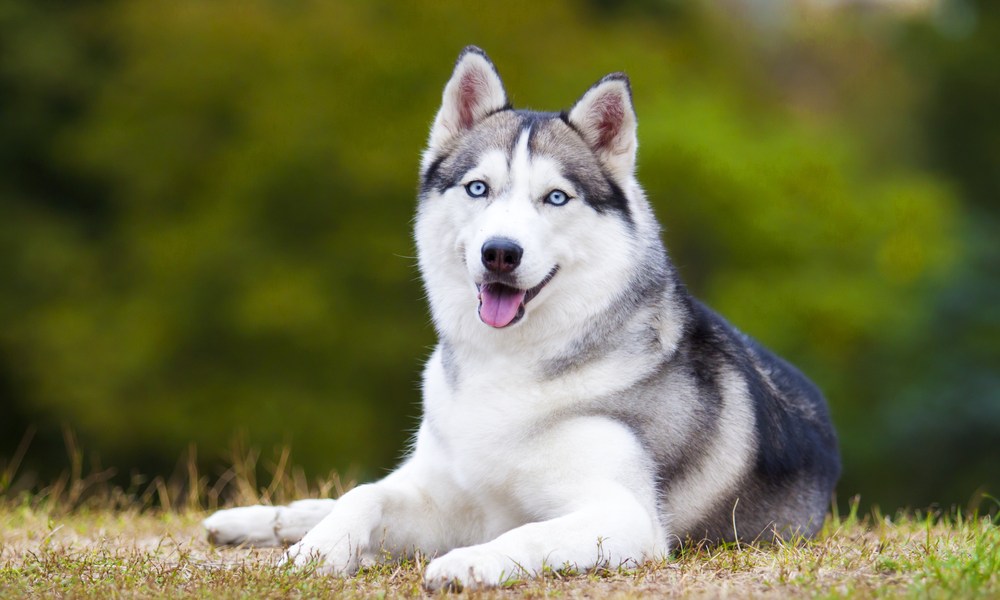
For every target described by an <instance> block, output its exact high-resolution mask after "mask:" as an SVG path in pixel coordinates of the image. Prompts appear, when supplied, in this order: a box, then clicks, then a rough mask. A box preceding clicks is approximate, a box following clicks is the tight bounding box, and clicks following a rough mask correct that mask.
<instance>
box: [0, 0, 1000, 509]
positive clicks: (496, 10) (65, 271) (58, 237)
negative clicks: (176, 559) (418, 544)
mask: <svg viewBox="0 0 1000 600" xmlns="http://www.w3.org/2000/svg"><path fill="white" fill-rule="evenodd" d="M472 43H474V44H477V45H480V46H482V47H483V48H485V49H486V50H487V52H489V53H490V55H491V57H492V58H493V60H494V61H495V62H496V64H497V65H498V68H499V70H500V72H501V75H502V77H503V78H504V81H505V84H506V86H507V88H508V91H509V93H510V95H511V97H512V100H513V102H514V104H515V105H516V106H519V107H531V108H538V109H545V110H551V109H557V108H561V107H567V106H569V105H570V104H572V102H573V101H575V100H576V98H577V97H579V95H580V94H582V92H583V91H584V90H586V89H587V87H588V86H589V85H590V84H591V83H593V82H594V81H596V80H597V79H599V78H600V77H601V76H602V75H604V74H605V73H608V72H611V71H619V70H624V71H626V72H628V73H629V75H630V76H631V78H632V83H633V91H634V94H635V104H636V109H637V112H638V116H639V123H640V125H639V138H640V151H639V178H640V181H642V182H643V184H644V186H645V187H646V190H647V192H648V195H649V197H650V199H651V201H652V202H653V204H654V206H655V209H656V211H657V214H658V216H659V217H660V219H661V221H662V222H663V223H664V225H665V233H664V239H665V241H666V243H667V246H668V248H669V250H670V252H671V254H672V256H673V258H674V260H675V262H676V263H677V264H678V266H679V268H680V270H681V272H682V274H683V276H684V278H685V280H686V281H687V283H688V284H689V286H690V287H691V288H692V290H693V291H694V292H695V293H696V294H697V295H698V296H700V297H701V298H703V299H705V300H706V301H707V302H708V303H709V304H711V305H713V306H714V307H715V308H717V309H718V310H719V311H720V312H722V313H723V314H724V315H725V316H726V317H727V318H729V319H730V320H731V321H732V322H733V323H734V324H735V325H737V326H738V327H740V328H741V329H743V330H744V331H746V332H747V333H749V334H751V335H753V336H755V337H756V338H758V339H760V340H761V341H762V342H763V343H765V344H766V345H768V346H770V347H771V348H773V349H775V350H776V351H777V352H778V353H780V354H782V355H783V356H785V357H786V358H788V359H790V360H791V361H792V362H794V363H796V364H797V365H799V366H800V367H801V368H802V369H803V370H804V371H805V372H806V373H807V374H808V375H809V376H811V377H812V378H813V379H815V380H816V381H817V382H818V383H819V384H820V386H821V387H822V388H823V389H824V390H825V392H826V394H827V397H828V400H829V402H830V405H831V409H832V412H833V416H834V420H835V422H836V425H837V427H838V430H839V432H840V437H841V446H842V453H843V457H844V465H845V470H844V476H843V478H842V481H841V484H840V486H839V494H840V497H841V500H844V499H846V498H848V497H849V496H852V495H854V494H860V496H861V499H862V502H863V503H865V504H879V505H881V506H882V507H883V508H885V509H894V508H897V507H902V506H910V507H927V506H929V505H932V504H938V505H944V506H948V505H951V504H958V505H962V506H965V505H967V504H968V503H970V502H975V501H976V498H978V497H979V494H981V493H982V492H992V493H994V494H998V493H1000V469H998V468H997V465H998V464H1000V372H998V366H1000V278H998V274H1000V268H998V267H1000V244H998V242H997V236H996V232H997V226H998V216H1000V212H998V210H997V208H998V207H997V204H998V198H1000V118H998V115H1000V65H998V60H1000V5H998V4H997V3H995V2H989V1H988V0H981V1H979V2H974V1H972V0H940V1H939V2H933V1H931V2H909V3H906V2H904V3H898V2H897V3H882V2H824V1H819V0H817V1H813V2H810V1H806V0H798V1H796V0H785V1H778V0H775V1H773V2H760V1H752V0H727V1H726V2H711V3H710V2H682V1H679V0H643V1H639V2H631V3H617V2H611V1H609V0H591V1H589V2H570V1H568V0H561V1H558V0H557V1H552V2H544V3H529V2H522V1H512V2H505V3H496V4H484V3H467V2H457V1H453V0H445V1H437V2H427V3H396V2H391V1H388V0H377V1H372V2H348V1H346V0H338V1H334V2H328V1H320V0H296V1H284V2H279V1H277V0H273V1H269V0H219V1H216V2H211V3H207V2H202V1H200V0H169V1H167V0H151V1H148V2H125V1H124V0H117V1H116V0H89V1H86V2H56V1H52V0H7V1H6V2H5V3H3V5H2V7H0V403H2V404H0V407H2V408H0V410H2V416H0V466H2V465H4V464H6V465H10V464H11V463H12V462H13V461H14V458H15V455H16V454H17V451H16V449H17V447H18V446H19V444H21V442H22V441H24V440H27V439H28V438H27V437H26V432H27V433H28V434H30V446H29V447H28V452H27V454H26V455H25V456H24V459H23V461H21V463H20V466H19V468H18V470H17V472H16V476H15V478H14V480H12V481H2V482H0V491H4V490H5V491H7V492H12V491H17V490H24V489H30V488H31V487H32V486H33V485H37V482H38V481H44V478H45V477H47V476H50V475H51V474H52V473H55V472H57V471H59V470H60V469H62V468H64V467H65V465H66V450H65V448H64V445H63V437H62V436H63V433H62V432H63V430H64V429H65V430H69V431H73V432H75V435H76V436H77V437H78V438H79V441H80V444H81V446H82V447H83V448H84V449H86V450H87V452H88V455H89V456H90V457H91V459H92V460H93V461H95V463H96V462H98V461H99V462H100V463H102V464H108V465H115V466H117V467H119V472H120V473H127V472H128V471H129V470H138V471H141V472H144V473H149V474H157V473H169V472H170V471H171V470H173V469H174V468H175V467H176V463H177V461H178V457H180V456H181V455H182V454H183V453H184V452H185V449H186V448H188V446H189V444H191V443H192V442H193V443H195V444H196V446H197V448H198V456H199V461H200V462H201V463H202V464H203V466H204V468H206V469H209V470H211V469H216V470H218V469H221V468H222V467H221V466H220V465H222V464H223V463H224V460H225V458H226V456H227V452H228V450H229V449H230V448H231V446H232V444H233V440H242V441H243V442H245V443H248V444H251V445H255V446H258V447H261V448H265V449H267V448H274V447H280V446H285V445H288V446H290V447H291V448H292V449H293V452H294V459H293V460H294V461H295V462H296V463H298V464H301V465H302V466H303V467H304V468H305V469H306V470H307V472H309V473H312V474H318V473H325V472H327V471H329V470H330V469H338V470H340V471H350V472H352V473H356V474H358V476H360V477H362V478H370V477H377V476H379V475H380V474H381V473H383V472H385V470H386V469H389V468H391V467H392V466H393V465H394V464H395V463H396V461H397V460H398V458H399V456H400V454H401V452H402V450H403V448H404V447H405V443H406V439H407V437H408V436H409V435H410V432H412V430H413V428H414V427H415V425H416V422H417V419H418V417H419V391H418V382H419V373H420V369H421V366H422V361H423V360H424V359H425V358H426V357H427V355H428V354H429V348H430V347H431V346H432V345H433V343H434V333H433V329H432V327H431V325H430V321H429V317H428V314H427V308H426V305H425V302H424V300H423V292H422V290H421V287H420V282H419V280H418V278H417V271H416V268H415V259H414V247H413V242H412V239H411V233H410V225H411V219H412V212H413V208H414V204H415V190H416V184H417V161H418V157H419V154H420V151H421V149H422V145H423V143H424V141H425V139H426V135H427V131H428V127H429V125H430V122H431V119H432V118H433V115H434V113H435V111H436V109H437V107H438V104H439V102H440V94H441V90H442V88H443V85H444V83H445V82H446V80H447V78H448V76H449V75H450V72H451V68H452V65H453V62H454V59H455V57H456V56H457V53H458V52H459V50H460V49H461V48H462V47H464V46H465V45H467V44H472ZM0 470H2V469H0Z"/></svg>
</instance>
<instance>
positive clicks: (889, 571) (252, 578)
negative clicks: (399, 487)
mask: <svg viewBox="0 0 1000 600" xmlns="http://www.w3.org/2000/svg"><path fill="white" fill-rule="evenodd" d="M73 456H74V452H72V451H71V458H72V457H73ZM282 457H284V458H282ZM237 458H238V460H235V461H234V465H237V466H234V467H233V468H232V469H230V471H227V473H226V474H224V475H223V476H222V477H220V478H218V480H217V481H216V482H215V484H214V485H212V486H209V485H208V482H207V479H206V478H204V477H200V476H199V475H198V473H197V471H196V469H195V468H194V466H193V465H194V463H195V461H194V460H193V453H192V456H189V459H190V460H188V461H187V465H186V466H185V467H183V468H182V469H181V471H186V477H183V478H167V479H153V480H150V481H143V482H141V483H136V482H135V481H133V484H130V486H129V487H128V488H126V489H120V488H115V487H113V486H111V485H110V484H108V483H107V482H106V480H107V478H106V477H101V476H95V475H90V476H84V475H83V469H82V462H81V461H79V460H71V463H72V465H73V466H72V467H71V469H70V471H69V472H68V474H67V476H66V477H64V478H61V479H60V480H57V481H56V482H55V483H54V484H52V485H51V486H49V487H47V488H42V489H37V490H34V491H32V492H30V493H29V492H24V491H22V492H19V493H12V489H13V488H12V486H11V483H10V482H11V481H12V480H13V479H14V478H13V476H12V473H11V469H10V468H9V467H10V464H8V465H7V467H8V468H7V469H6V471H4V469H0V475H3V479H2V485H0V596H3V597H53V596H58V597H96V598H107V597H122V596H127V597H133V596H139V597H170V598H177V597H181V598H183V597H190V598H240V597H253V598H271V597H273V598H279V597H280V598H285V597H324V598H329V597H346V598H353V597H359V598H360V597H365V598H370V597H411V598H412V597H423V596H427V595H428V594H427V593H426V592H424V591H423V589H422V587H421V573H422V571H423V567H424V566H425V563H424V562H423V561H422V560H421V559H417V560H414V561H407V562H403V563H390V564H387V565H383V566H379V567H375V568H372V569H368V570H365V571H363V572H361V573H360V574H358V575H356V576H355V577H352V578H348V579H343V578H338V577H330V576H323V575H319V574H317V573H314V572H312V571H310V570H309V569H292V568H286V567H284V566H280V565H279V563H278V560H279V558H280V556H281V551H280V550H253V549H245V548H217V547H213V546H211V545H210V544H209V543H208V542H207V541H206V539H205V535H204V533H203V531H202V530H201V527H200V525H199V521H200V520H201V519H202V518H204V517H205V516H206V515H207V514H208V510H206V507H209V506H212V507H214V506H215V504H213V500H214V501H215V502H216V503H217V501H218V499H219V498H220V497H222V496H225V497H228V498H229V499H230V500H229V502H233V503H236V504H246V503H251V502H258V501H264V502H267V501H274V502H285V501H287V500H289V499H290V498H293V497H304V496H307V495H313V496H315V495H320V494H325V493H328V492H331V491H332V492H333V493H334V494H336V493H340V492H342V490H343V488H344V487H349V485H348V486H343V485H341V484H340V483H339V481H338V480H336V478H330V479H328V480H326V481H321V482H319V483H315V484H313V485H311V486H310V485H307V484H306V483H305V480H304V478H303V477H301V475H300V474H297V473H296V472H295V471H294V470H292V469H289V468H288V464H289V458H288V455H287V451H282V452H279V453H277V458H276V459H275V460H274V461H271V462H270V463H269V467H268V468H267V469H266V470H269V471H270V472H271V477H270V481H269V482H267V485H257V481H256V478H255V473H256V472H257V471H258V469H257V468H256V466H257V459H258V458H259V455H257V454H255V453H253V452H249V453H248V452H244V453H243V454H240V455H239V456H238V457H237ZM96 472H97V473H101V471H99V470H98V471H96ZM178 482H181V483H178ZM184 482H186V484H184ZM192 482H193V483H192ZM220 482H224V483H220ZM855 506H857V505H856V504H855ZM452 595H453V596H455V595H454V594H452ZM457 596H461V597H464V596H476V597H484V598H493V597H503V598H515V597H517V598H521V597H524V598H542V597H556V598H562V597H567V598H577V597H600V598H604V597H609V598H645V597H648V596H683V597H694V598H700V597H712V598H715V597H722V596H730V597H775V598H777V597H781V598H784V597H788V596H796V597H800V596H810V597H828V598H839V597H852V598H855V597H856V598H882V597H918V598H938V597H941V598H969V597H1000V528H998V527H997V521H996V520H995V519H993V518H990V517H967V516H963V514H962V513H961V512H958V511H953V512H951V513H947V514H939V513H934V512H931V513H903V514H899V515H897V516H895V517H893V518H889V517H885V516H882V515H880V514H878V513H877V512H875V513H873V514H870V515H867V516H864V517H859V515H858V514H857V510H856V509H855V510H853V511H851V512H850V513H849V514H847V515H844V516H841V515H837V514H834V515H832V516H830V517H829V518H828V520H827V523H826V525H825V527H824V529H823V531H822V533H821V534H820V535H819V536H818V538H817V539H815V540H811V541H807V542H801V543H794V544H792V543H790V544H775V545H766V546H755V545H746V544H743V545H740V546H736V545H730V546H719V547H706V546H691V547H687V548H685V549H683V550H681V551H680V552H678V553H677V555H676V556H674V557H673V558H672V559H670V560H668V561H664V562H661V563H648V564H645V565H642V566H641V567H640V568H638V569H633V570H627V571H626V570H603V571H595V572H587V573H583V574H570V573H566V572H550V573H547V574H545V575H544V576H542V577H538V578H531V579H526V580H523V581H519V582H517V583H514V584H512V585H509V586H507V587H506V588H504V589H500V590H493V591H487V592H473V593H468V594H459V595H457Z"/></svg>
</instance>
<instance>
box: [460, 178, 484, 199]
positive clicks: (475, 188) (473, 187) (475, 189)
mask: <svg viewBox="0 0 1000 600" xmlns="http://www.w3.org/2000/svg"><path fill="white" fill-rule="evenodd" d="M465 192H466V193H467V194H469V195H470V196H472V197H473V198H482V197H484V196H486V194H488V193H489V192H490V186H488V185H486V182H484V181H479V180H478V179H477V180H475V181H472V182H469V183H467V184H466V185H465Z"/></svg>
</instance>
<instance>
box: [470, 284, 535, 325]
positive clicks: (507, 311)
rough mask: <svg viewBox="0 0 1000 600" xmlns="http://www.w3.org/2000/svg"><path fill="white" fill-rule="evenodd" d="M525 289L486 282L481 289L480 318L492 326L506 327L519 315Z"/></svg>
mask: <svg viewBox="0 0 1000 600" xmlns="http://www.w3.org/2000/svg"><path fill="white" fill-rule="evenodd" d="M525 293H526V292H525V290H519V289H515V288H512V287H507V286H505V285H500V284H496V283H490V284H486V285H484V286H483V287H482V289H480V291H479V297H480V300H481V302H482V303H481V304H480V305H479V318H480V319H482V320H483V323H486V324H487V325H489V326H491V327H506V326H507V325H510V322H511V321H513V320H514V317H516V316H517V311H518V309H520V308H521V302H523V301H524V294H525Z"/></svg>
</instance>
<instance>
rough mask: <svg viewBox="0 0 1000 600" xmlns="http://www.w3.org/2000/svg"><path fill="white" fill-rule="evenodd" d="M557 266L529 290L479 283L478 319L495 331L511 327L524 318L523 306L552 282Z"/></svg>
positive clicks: (497, 283)
mask: <svg viewBox="0 0 1000 600" xmlns="http://www.w3.org/2000/svg"><path fill="white" fill-rule="evenodd" d="M558 270H559V265H556V266H555V267H553V268H552V270H551V271H549V274H548V275H546V276H545V279H543V280H542V282H541V283H539V284H538V285H536V286H535V287H533V288H531V289H529V290H522V289H519V288H516V287H513V286H509V285H506V284H503V283H499V282H491V283H481V284H478V285H477V286H476V287H477V288H478V290H479V318H480V319H481V320H482V321H483V323H486V324H487V325H489V326H490V327H496V328H497V329H500V328H503V327H507V326H509V325H513V324H514V323H517V322H518V321H520V320H521V318H522V317H523V316H524V306H525V305H526V304H527V303H528V302H531V300H532V298H534V297H535V296H537V295H538V292H540V291H542V288H543V287H545V284H547V283H548V282H550V281H552V278H553V277H555V275H556V271H558Z"/></svg>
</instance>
